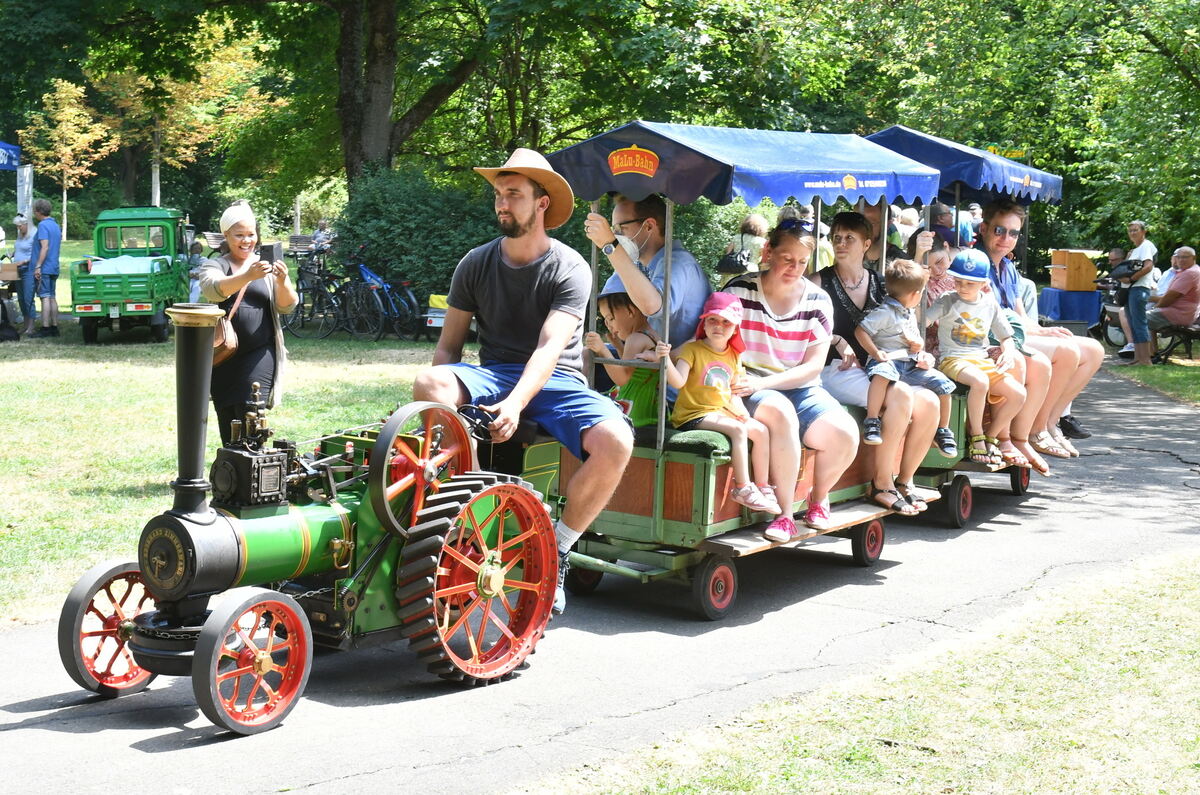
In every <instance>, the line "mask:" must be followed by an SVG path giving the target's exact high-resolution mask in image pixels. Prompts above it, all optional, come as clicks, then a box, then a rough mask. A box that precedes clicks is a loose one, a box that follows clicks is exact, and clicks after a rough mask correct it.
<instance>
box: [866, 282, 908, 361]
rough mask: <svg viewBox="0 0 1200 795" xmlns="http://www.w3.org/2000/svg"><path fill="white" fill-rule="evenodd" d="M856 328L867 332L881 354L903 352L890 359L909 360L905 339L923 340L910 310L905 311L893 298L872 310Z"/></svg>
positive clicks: (889, 297)
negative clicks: (901, 354)
mask: <svg viewBox="0 0 1200 795" xmlns="http://www.w3.org/2000/svg"><path fill="white" fill-rule="evenodd" d="M858 327H859V328H861V329H862V330H864V331H865V332H867V335H868V336H870V338H871V341H872V342H874V343H875V347H876V348H878V349H879V352H880V353H882V354H894V353H896V352H897V351H903V352H904V355H903V356H899V357H897V356H892V357H891V358H899V359H911V358H913V355H912V354H911V353H909V350H908V343H907V342H905V339H906V338H907V339H912V340H918V341H921V340H923V339H924V338H923V337H922V336H921V333H920V332H919V331H918V330H917V316H916V313H915V312H913V310H911V309H906V308H905V307H904V306H902V305H901V304H900V302H899V301H897V300H896V299H895V298H892V297H891V296H888V298H887V299H886V300H885V301H884V302H883V303H882V304H880V305H879V306H877V307H875V308H874V309H872V310H871V311H870V312H869V313H867V316H866V317H864V318H863V319H862V322H861V323H859V324H858Z"/></svg>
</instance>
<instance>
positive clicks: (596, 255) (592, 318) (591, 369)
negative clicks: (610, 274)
mask: <svg viewBox="0 0 1200 795" xmlns="http://www.w3.org/2000/svg"><path fill="white" fill-rule="evenodd" d="M588 211H589V212H593V213H598V212H600V201H599V200H598V199H596V200H593V201H592V203H591V204H590V205H589V207H588ZM591 260H592V293H591V295H589V296H588V306H587V324H586V325H585V326H584V328H586V329H587V330H588V331H595V330H596V293H598V292H599V291H600V250H599V249H598V248H596V244H595V243H592V257H591ZM587 358H588V362H589V364H588V368H587V380H588V386H589V387H590V388H592V389H595V388H596V362H595V361H594V360H593V358H594V357H592V356H590V355H588V357H587Z"/></svg>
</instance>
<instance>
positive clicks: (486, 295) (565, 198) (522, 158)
mask: <svg viewBox="0 0 1200 795" xmlns="http://www.w3.org/2000/svg"><path fill="white" fill-rule="evenodd" d="M475 170H476V171H478V172H479V173H480V174H482V175H483V177H484V179H486V180H487V181H488V182H490V183H491V184H492V187H493V188H494V196H495V209H496V220H497V221H498V222H499V224H500V231H501V232H503V233H504V234H503V235H502V236H501V237H499V238H496V239H495V240H493V241H491V242H490V243H485V244H484V245H482V246H479V247H478V248H475V249H472V250H471V251H470V252H468V253H467V255H466V256H465V257H463V258H462V261H460V262H459V263H458V267H457V268H455V271H454V277H453V279H452V280H451V283H450V295H449V296H448V297H447V303H448V304H449V308H448V309H447V310H446V320H445V325H443V327H442V334H441V337H440V338H439V339H438V344H437V349H436V351H435V352H434V355H433V364H434V366H433V367H432V368H430V369H428V370H426V371H425V372H423V373H422V374H421V375H419V376H417V379H416V381H415V382H414V383H413V398H414V399H415V400H434V401H438V402H441V403H448V404H450V405H456V406H460V405H463V404H466V403H474V404H476V405H479V406H480V407H482V408H483V409H484V410H486V411H488V412H490V413H492V414H493V415H494V416H495V419H494V420H493V421H492V423H491V425H490V428H491V431H492V439H493V440H494V441H496V442H502V441H504V440H506V439H508V438H510V437H511V436H512V435H513V432H514V431H516V429H517V424H518V422H519V421H520V419H521V417H522V416H524V417H525V418H527V419H530V420H533V421H535V422H537V423H538V425H540V426H541V427H542V428H543V429H544V430H545V431H546V432H547V433H549V434H550V435H551V436H553V437H554V438H555V439H557V440H558V441H559V443H561V444H562V445H563V446H564V447H566V448H567V449H568V450H570V451H571V452H572V453H573V454H574V455H575V456H576V457H577V458H579V459H580V460H581V461H583V465H582V466H581V467H580V468H579V470H578V471H576V473H575V475H574V476H572V477H571V479H570V481H569V482H567V484H566V487H565V490H564V493H565V496H566V498H567V503H566V507H565V509H564V510H563V515H562V519H561V520H560V521H559V522H558V524H557V526H556V527H555V535H556V536H557V538H558V551H559V577H558V590H557V591H556V593H555V598H554V610H555V612H559V613H561V612H562V610H563V608H564V606H565V602H566V599H565V596H564V593H563V578H564V576H565V575H566V570H567V555H568V553H569V552H570V550H571V546H572V545H573V544H574V543H575V541H576V540H577V539H578V538H579V536H580V535H582V533H583V531H584V530H586V529H587V528H588V526H590V525H591V523H592V521H593V520H594V519H595V518H596V516H597V515H598V514H599V513H600V511H601V510H602V509H603V508H604V506H605V505H606V504H607V503H608V500H609V498H610V497H611V496H612V493H613V491H615V490H616V487H617V484H618V483H619V482H620V480H621V474H622V473H623V472H624V469H625V464H626V462H627V461H628V460H629V456H630V453H631V452H632V451H633V432H632V431H631V430H630V427H629V423H628V422H627V421H626V419H625V417H624V415H623V414H622V413H621V410H620V408H619V407H618V406H617V404H616V403H614V402H613V401H612V400H610V399H608V398H607V397H604V396H603V395H600V394H599V393H596V392H593V391H591V390H589V389H588V387H587V382H586V380H585V379H584V377H583V372H582V368H583V346H582V344H581V338H582V332H583V320H584V317H585V316H586V312H587V302H588V296H589V294H590V292H591V282H592V277H591V268H590V267H589V266H588V264H587V263H586V262H585V261H584V259H583V257H581V256H580V255H579V253H578V252H577V251H575V250H574V249H572V248H570V247H569V246H567V245H565V244H564V243H562V242H560V241H558V240H555V239H553V238H551V237H549V236H548V235H547V234H546V230H547V229H555V228H557V227H559V226H562V225H563V224H564V223H566V222H567V219H568V218H570V217H571V211H572V210H573V209H574V201H575V197H574V195H573V194H572V192H571V187H570V185H568V184H567V181H566V180H565V179H563V178H562V177H561V176H560V175H559V174H557V173H556V172H555V171H554V169H553V168H551V167H550V164H549V163H548V162H547V161H546V158H544V157H542V155H540V154H538V153H537V152H534V151H532V150H529V149H517V150H516V151H514V152H513V153H512V156H511V157H509V159H508V162H507V163H505V164H504V165H503V166H500V167H499V168H476V169H475ZM472 318H474V319H475V321H476V323H477V324H478V327H479V361H480V362H481V364H480V365H471V364H465V363H463V362H462V349H463V343H464V341H465V340H466V338H467V331H468V329H469V328H470V325H471V320H472Z"/></svg>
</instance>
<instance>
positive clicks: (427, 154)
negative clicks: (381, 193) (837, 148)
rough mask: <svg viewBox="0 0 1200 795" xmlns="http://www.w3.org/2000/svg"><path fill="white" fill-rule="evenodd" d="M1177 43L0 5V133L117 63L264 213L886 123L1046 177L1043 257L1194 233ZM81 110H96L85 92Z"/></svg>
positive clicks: (59, 0)
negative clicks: (640, 143) (488, 175)
mask: <svg viewBox="0 0 1200 795" xmlns="http://www.w3.org/2000/svg"><path fill="white" fill-rule="evenodd" d="M85 6H86V13H85ZM1198 29H1200V6H1197V5H1196V4H1195V3H1194V2H1191V1H1190V0H1094V2H1091V3H1088V4H1085V5H1079V4H1077V3H1073V2H1069V0H906V2H904V3H880V2H878V1H877V0H846V1H845V2H840V3H820V2H817V1H816V0H793V2H789V3H757V2H750V0H673V2H669V3H665V2H647V0H611V2H608V3H603V4H596V3H589V2H582V1H581V0H422V2H415V0H321V2H316V0H288V1H287V2H283V1H282V0H143V2H140V3H137V4H130V3H127V2H118V0H92V1H91V2H89V3H86V4H84V3H83V2H82V1H81V0H39V2H38V3H36V4H35V3H34V2H32V0H8V2H6V3H5V4H4V5H3V6H2V7H0V47H2V48H3V51H5V52H6V53H9V54H10V56H11V60H10V61H9V62H8V64H7V66H8V67H9V68H8V69H7V71H6V72H5V73H4V74H2V75H0V109H2V110H0V138H4V139H6V140H10V139H11V137H12V136H13V135H14V134H15V132H16V131H17V130H18V129H23V128H25V127H27V126H29V124H30V122H31V121H32V120H33V118H34V117H36V116H37V115H38V114H39V113H40V112H41V110H40V98H41V97H42V95H43V94H45V93H46V91H47V90H48V87H49V85H50V81H51V80H54V79H65V80H68V81H70V82H72V83H74V84H76V85H85V80H84V72H85V70H88V73H89V74H93V73H100V74H104V75H109V76H113V75H121V76H123V78H122V79H128V80H131V81H133V85H136V86H137V87H138V89H137V96H138V102H139V103H141V104H142V106H143V107H144V108H149V110H150V116H151V117H152V118H157V119H159V120H160V122H161V120H165V119H168V118H172V119H178V120H180V123H181V124H182V125H183V126H184V127H186V126H187V125H189V124H192V125H195V126H197V127H200V128H202V129H203V133H197V136H196V142H195V147H196V148H195V149H194V150H191V154H192V155H193V156H196V157H200V158H212V159H214V160H213V162H215V163H216V164H217V165H218V166H219V167H220V168H221V170H222V174H223V176H222V177H221V180H220V181H221V182H222V183H223V184H222V185H221V186H214V188H213V189H214V191H216V190H218V189H220V190H224V191H226V192H228V191H230V190H238V188H237V186H238V185H239V184H249V183H253V185H254V187H255V189H256V191H257V193H256V194H255V195H256V196H259V195H269V196H274V197H275V201H276V206H275V207H273V208H272V211H273V212H274V213H275V214H276V215H281V214H283V213H286V212H287V210H288V207H289V206H290V197H291V196H294V195H297V194H299V193H300V192H301V191H302V190H304V189H305V188H306V187H307V186H310V185H312V184H313V183H314V181H315V180H316V181H320V180H328V179H329V178H332V177H339V176H343V177H349V178H350V180H351V182H350V195H351V197H353V195H354V192H355V185H356V184H357V182H356V180H357V178H359V177H360V176H361V175H363V174H365V173H366V171H367V170H368V169H370V168H378V167H383V168H399V167H407V166H413V167H417V168H420V169H423V170H424V171H425V172H426V175H427V178H428V180H429V181H430V182H431V184H433V185H435V186H436V185H441V186H443V187H444V186H448V185H452V184H453V183H455V182H460V183H461V180H469V179H474V176H473V175H472V174H471V173H470V172H469V167H470V166H472V165H475V164H478V163H480V162H485V161H487V162H491V161H493V160H494V159H495V158H496V157H497V156H499V155H501V154H502V153H504V152H506V151H508V150H510V149H512V148H513V147H515V146H529V147H532V148H535V149H540V150H543V151H551V150H554V149H557V148H560V147H562V146H565V145H568V144H570V143H573V142H576V141H578V140H581V139H583V138H585V137H587V136H589V135H593V134H597V133H599V132H603V131H604V130H606V129H610V128H611V127H614V126H616V125H618V124H621V123H624V122H626V121H629V120H631V119H635V118H644V119H652V120H660V121H674V122H686V123H699V124H723V125H734V126H748V127H759V128H777V129H806V130H817V131H836V132H857V133H869V132H872V131H874V130H877V129H880V128H882V127H884V126H887V125H889V124H892V123H897V122H899V123H904V124H907V125H909V126H911V127H915V128H917V129H921V130H924V131H927V132H931V133H933V134H936V135H941V136H944V137H947V138H950V139H952V140H957V141H962V142H964V143H967V144H971V145H988V144H996V145H999V146H1001V147H1003V148H1006V149H1018V150H1024V151H1025V152H1026V153H1027V159H1028V160H1029V161H1030V162H1031V163H1032V164H1034V165H1037V166H1038V167H1041V168H1045V169H1047V170H1049V171H1052V172H1054V173H1058V174H1062V175H1063V176H1064V177H1065V178H1066V196H1065V202H1064V204H1063V206H1062V207H1061V208H1057V209H1051V210H1048V211H1044V212H1042V211H1040V212H1039V216H1038V222H1039V224H1040V225H1041V228H1042V229H1043V230H1044V233H1045V234H1046V235H1047V236H1048V237H1049V238H1050V240H1051V242H1053V243H1054V244H1056V245H1079V244H1095V245H1098V246H1107V245H1110V244H1112V243H1115V242H1119V240H1120V231H1121V230H1122V229H1123V223H1124V221H1126V220H1128V219H1129V218H1130V217H1134V216H1137V217H1142V218H1144V219H1145V220H1147V221H1149V222H1150V223H1151V233H1152V235H1156V234H1157V237H1158V239H1160V240H1161V241H1162V242H1163V243H1167V242H1169V241H1173V240H1176V239H1179V240H1192V241H1195V240H1196V239H1197V238H1198V237H1200V216H1198V215H1197V214H1196V213H1193V212H1191V211H1190V205H1191V203H1192V202H1194V201H1195V199H1194V198H1193V197H1192V195H1191V193H1192V186H1193V185H1194V184H1195V183H1196V179H1195V177H1196V175H1195V173H1194V172H1195V171H1196V170H1197V169H1198V168H1200V142H1198V141H1200V138H1198V137H1197V136H1196V135H1194V134H1193V132H1192V130H1193V127H1194V121H1195V118H1196V116H1197V111H1200V54H1198V53H1197V49H1196V46H1197V45H1196V42H1197V30H1198ZM251 45H252V46H251ZM234 53H241V54H242V55H245V54H246V53H249V55H248V57H249V58H250V59H251V61H252V62H242V63H241V64H240V65H239V66H237V67H236V69H235V70H234V71H235V72H236V75H237V76H238V77H239V78H240V79H241V82H239V83H237V86H236V87H235V86H234V85H233V84H232V83H226V84H223V85H224V88H222V89H220V90H221V91H225V92H227V93H231V94H233V95H234V96H235V97H236V98H237V101H228V102H227V101H224V100H223V99H221V98H219V97H214V98H209V99H206V100H203V101H199V102H198V101H197V100H196V99H195V98H194V97H188V96H185V95H183V94H181V91H180V89H181V88H182V87H185V86H186V87H189V88H192V87H199V86H200V85H201V84H202V82H203V80H204V78H205V77H206V76H208V75H210V74H211V73H213V72H214V71H215V69H214V65H215V64H222V63H228V62H229V60H230V59H231V58H233V57H234ZM238 57H242V56H238ZM183 93H186V92H183ZM87 98H88V101H89V102H90V103H92V104H93V107H96V108H97V109H98V112H100V113H111V110H112V107H113V106H114V105H115V104H116V102H115V98H114V97H113V96H112V95H111V94H109V95H105V93H104V91H103V90H102V88H101V87H100V86H98V85H94V84H93V85H91V86H89V88H88V97H87ZM198 106H199V107H200V108H201V112H199V113H197V112H196V111H195V110H194V109H195V108H196V107H198ZM106 107H107V108H108V110H105V108H106ZM181 108H192V109H193V110H181ZM213 130H217V131H218V133H219V134H211V135H210V134H209V133H210V132H211V131H213ZM123 140H128V139H123ZM137 140H143V141H144V138H143V139H137ZM131 151H132V156H133V157H134V158H135V159H138V160H139V162H142V161H144V159H145V158H148V157H149V156H150V154H149V152H148V151H147V150H146V147H145V146H144V145H141V144H136V143H135V144H132V145H126V144H123V149H122V155H121V156H122V157H129V156H130V152H131ZM180 151H184V152H186V151H188V150H187V148H186V146H184V147H182V148H181V150H180ZM110 161H111V162H110V164H109V167H110V168H111V169H112V170H113V172H115V173H118V174H123V175H126V176H127V175H128V173H129V170H128V169H129V167H128V166H124V167H123V166H122V165H121V162H120V160H119V159H118V156H115V155H114V156H113V158H110ZM164 162H165V163H168V164H169V163H170V160H169V159H168V158H167V157H165V156H164ZM188 163H189V161H188V159H187V158H186V157H180V158H176V165H177V166H178V167H179V168H189V166H188ZM122 168H124V169H125V170H124V171H122ZM143 170H144V169H141V168H137V169H135V174H140V173H141V172H142V171H143ZM231 186H232V187H231ZM463 187H464V189H466V190H468V191H470V190H471V188H470V187H469V186H466V185H463ZM139 190H140V189H139ZM139 195H143V194H140V193H139Z"/></svg>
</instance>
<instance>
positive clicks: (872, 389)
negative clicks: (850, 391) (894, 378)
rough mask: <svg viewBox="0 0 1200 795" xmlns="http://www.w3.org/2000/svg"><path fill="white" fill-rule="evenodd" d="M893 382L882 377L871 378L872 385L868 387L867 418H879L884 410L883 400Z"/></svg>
mask: <svg viewBox="0 0 1200 795" xmlns="http://www.w3.org/2000/svg"><path fill="white" fill-rule="evenodd" d="M891 385H892V382H891V381H889V380H887V379H886V378H884V377H883V376H881V375H876V376H873V377H872V378H871V385H870V386H869V387H867V416H868V417H878V416H879V412H880V411H881V410H882V409H883V399H884V397H885V396H886V395H887V391H888V387H889V386H891Z"/></svg>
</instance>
